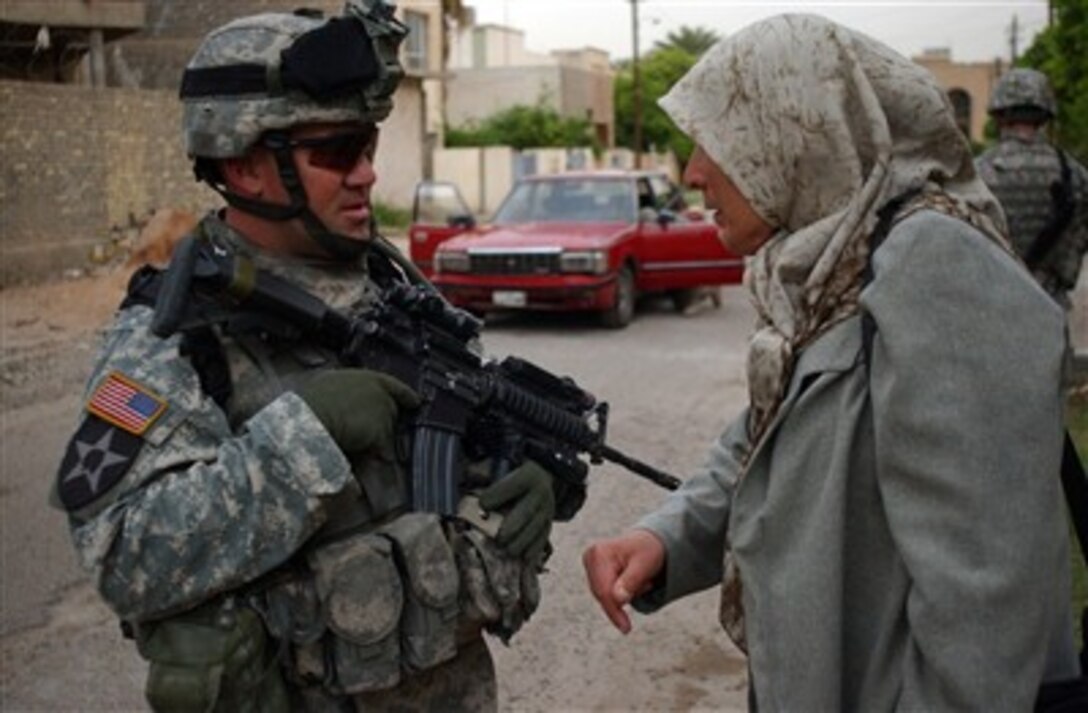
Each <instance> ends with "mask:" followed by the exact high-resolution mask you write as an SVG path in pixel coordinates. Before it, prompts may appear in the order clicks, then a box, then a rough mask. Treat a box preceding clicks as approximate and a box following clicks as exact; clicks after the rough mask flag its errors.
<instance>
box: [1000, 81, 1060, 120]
mask: <svg viewBox="0 0 1088 713" xmlns="http://www.w3.org/2000/svg"><path fill="white" fill-rule="evenodd" d="M988 110H989V112H990V113H991V114H995V115H1001V114H1009V113H1024V114H1031V113H1035V114H1036V115H1038V116H1039V118H1040V119H1043V120H1045V119H1049V118H1052V117H1053V116H1054V115H1055V114H1056V113H1057V106H1056V104H1055V102H1054V92H1053V91H1052V90H1051V89H1050V82H1049V81H1048V80H1047V78H1046V75H1045V74H1043V73H1042V72H1039V71H1036V70H1034V69H1025V68H1017V69H1013V70H1010V71H1009V72H1007V73H1005V74H1004V75H1003V76H1002V77H1001V79H1000V80H998V82H997V86H995V87H994V92H993V95H992V96H991V97H990V105H989V107H988ZM1043 115H1045V116H1043Z"/></svg>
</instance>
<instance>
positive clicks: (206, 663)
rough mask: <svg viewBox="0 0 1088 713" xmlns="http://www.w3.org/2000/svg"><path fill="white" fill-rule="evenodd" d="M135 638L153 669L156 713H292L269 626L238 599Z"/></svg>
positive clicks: (146, 628) (146, 629) (143, 627)
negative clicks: (270, 642) (269, 633)
mask: <svg viewBox="0 0 1088 713" xmlns="http://www.w3.org/2000/svg"><path fill="white" fill-rule="evenodd" d="M135 638H136V644H137V648H138V650H139V652H140V656H142V657H143V658H144V659H145V660H147V661H148V662H149V664H150V667H149V670H148V676H147V685H146V688H145V691H144V695H145V697H146V698H147V702H148V705H149V706H150V707H151V709H152V710H155V711H261V712H264V711H287V710H288V704H287V693H286V689H285V687H284V683H283V679H282V678H281V676H280V671H279V666H278V664H277V661H276V658H275V656H273V655H272V652H271V651H270V650H269V646H268V637H267V636H266V634H265V629H264V624H263V623H262V621H261V618H260V617H259V616H258V614H257V613H256V612H255V611H253V610H252V609H250V608H249V607H246V606H243V605H241V604H239V603H238V602H237V601H236V600H235V599H234V598H233V597H226V598H222V597H221V598H216V599H213V600H212V601H210V602H208V603H206V604H203V605H201V606H199V607H197V608H196V609H192V610H189V611H187V612H184V613H182V614H179V615H177V616H173V617H170V618H168V619H163V620H161V621H157V622H153V623H149V624H140V625H139V626H138V627H137V628H136V637H135Z"/></svg>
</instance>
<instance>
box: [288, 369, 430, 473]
mask: <svg viewBox="0 0 1088 713" xmlns="http://www.w3.org/2000/svg"><path fill="white" fill-rule="evenodd" d="M297 393H298V395H299V396H300V397H302V400H303V401H305V402H306V405H307V406H309V407H310V410H311V411H313V412H314V415H315V416H317V420H319V421H321V425H323V426H324V427H325V430H326V431H328V432H329V435H330V436H332V439H333V440H334V441H336V445H338V446H340V450H342V451H344V452H345V453H359V452H363V451H370V450H375V451H377V452H379V453H383V454H391V453H392V452H393V446H394V443H395V438H396V428H395V427H396V423H397V414H398V413H399V412H400V411H401V410H402V409H414V408H416V407H418V406H419V404H420V397H419V395H418V394H416V392H415V391H413V390H412V389H411V388H409V387H408V386H405V385H404V383H402V382H400V381H398V380H397V379H394V378H393V377H391V376H388V375H386V374H381V373H379V372H376V371H370V370H368V369H329V370H326V371H321V372H319V373H317V374H316V375H314V377H313V378H312V379H310V380H309V381H307V382H306V383H305V384H303V385H302V386H301V387H300V388H299V389H298V390H297Z"/></svg>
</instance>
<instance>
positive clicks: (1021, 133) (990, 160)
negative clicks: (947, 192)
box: [977, 69, 1088, 309]
mask: <svg viewBox="0 0 1088 713" xmlns="http://www.w3.org/2000/svg"><path fill="white" fill-rule="evenodd" d="M989 111H990V115H991V116H993V118H994V121H995V122H996V123H997V128H998V132H999V136H1000V140H999V143H998V144H997V145H996V146H994V147H993V148H991V149H989V150H988V151H986V152H985V153H984V154H982V155H981V156H979V158H978V160H977V166H978V172H979V175H980V176H981V177H982V180H983V181H985V182H986V185H987V186H988V187H989V188H990V190H991V191H993V193H994V195H995V196H997V199H998V200H999V201H1000V202H1001V207H1002V208H1003V209H1004V211H1005V217H1006V219H1007V220H1008V224H1009V236H1010V238H1011V239H1012V244H1013V247H1014V248H1015V249H1016V252H1017V254H1019V255H1020V257H1021V258H1023V260H1024V262H1025V263H1026V264H1027V266H1028V268H1029V269H1030V270H1031V271H1032V273H1033V274H1034V275H1035V278H1036V279H1037V280H1038V281H1039V283H1040V284H1041V285H1042V286H1043V288H1044V289H1045V290H1046V291H1047V292H1049V293H1050V295H1051V296H1052V297H1053V298H1054V299H1056V300H1057V301H1058V302H1059V304H1061V305H1062V306H1063V307H1065V308H1066V309H1069V308H1070V306H1071V303H1070V300H1069V294H1068V293H1069V291H1070V290H1072V289H1073V287H1074V286H1076V283H1077V276H1078V275H1079V274H1080V266H1081V259H1082V257H1083V256H1084V253H1085V251H1086V250H1088V171H1086V170H1085V168H1084V166H1083V165H1081V164H1080V163H1079V162H1078V161H1077V160H1076V159H1075V158H1073V157H1072V156H1070V155H1069V154H1067V153H1066V152H1064V151H1062V150H1061V149H1059V148H1057V147H1056V146H1053V145H1051V144H1050V142H1049V141H1047V138H1046V135H1045V134H1044V131H1043V127H1044V125H1045V124H1046V123H1047V122H1048V121H1050V120H1051V119H1052V118H1054V115H1055V114H1056V112H1057V108H1056V106H1055V103H1054V94H1053V92H1052V91H1051V90H1050V84H1049V82H1047V79H1046V76H1045V75H1043V74H1042V73H1041V72H1037V71H1035V70H1034V69H1014V70H1012V71H1010V72H1008V73H1007V74H1005V75H1004V76H1003V77H1002V78H1001V80H1000V81H999V82H998V83H997V86H996V87H995V88H994V93H993V96H992V97H991V99H990V106H989Z"/></svg>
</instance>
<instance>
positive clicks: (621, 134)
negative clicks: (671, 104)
mask: <svg viewBox="0 0 1088 713" xmlns="http://www.w3.org/2000/svg"><path fill="white" fill-rule="evenodd" d="M697 59H698V58H697V57H696V56H695V55H693V54H691V53H690V52H687V51H686V50H683V49H680V48H678V47H664V48H661V49H655V50H653V51H652V52H650V53H649V54H647V55H646V56H645V57H644V58H642V60H641V61H640V62H639V74H640V75H641V79H642V82H641V84H642V150H643V151H645V150H647V149H649V148H650V146H654V147H655V148H657V149H658V150H663V149H670V150H672V152H673V153H675V154H676V156H677V158H679V159H680V160H681V161H682V162H684V161H687V159H688V157H689V156H690V155H691V151H692V148H693V147H692V143H691V140H690V139H689V138H687V136H685V135H684V133H683V132H681V131H680V130H679V129H677V128H676V126H675V125H674V124H673V123H672V120H671V119H670V118H669V117H668V115H666V114H665V112H664V111H662V110H661V108H660V107H659V106H658V105H657V100H658V99H659V98H660V97H661V96H663V95H664V94H665V93H666V92H668V90H669V88H670V87H671V86H672V85H673V84H675V83H676V81H677V80H678V79H680V77H682V76H684V74H685V73H686V72H687V71H688V70H689V69H691V67H692V65H694V64H695V62H696V60H697ZM617 69H618V72H617V75H616V83H615V89H614V91H615V101H614V104H615V111H616V143H617V144H618V145H620V146H626V147H628V148H630V149H632V150H633V149H634V148H635V146H634V143H635V141H634V136H635V111H634V104H635V100H634V73H633V71H632V68H631V64H630V63H624V64H622V65H620V66H618V68H617Z"/></svg>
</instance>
